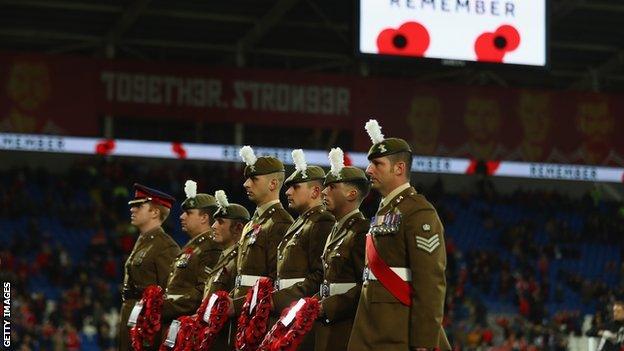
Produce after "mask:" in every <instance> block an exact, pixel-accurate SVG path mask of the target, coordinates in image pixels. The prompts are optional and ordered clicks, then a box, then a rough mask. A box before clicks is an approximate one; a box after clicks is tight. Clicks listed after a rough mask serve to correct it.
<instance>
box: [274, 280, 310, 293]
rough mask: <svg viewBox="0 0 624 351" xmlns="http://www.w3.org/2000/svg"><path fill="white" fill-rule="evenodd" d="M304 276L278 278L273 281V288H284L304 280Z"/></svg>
mask: <svg viewBox="0 0 624 351" xmlns="http://www.w3.org/2000/svg"><path fill="white" fill-rule="evenodd" d="M304 280H305V278H290V279H278V280H277V281H276V282H275V288H276V289H277V290H282V289H286V288H290V287H291V286H293V285H295V284H297V283H299V282H302V281H304Z"/></svg>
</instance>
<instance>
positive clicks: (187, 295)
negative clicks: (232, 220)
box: [162, 180, 221, 330]
mask: <svg viewBox="0 0 624 351" xmlns="http://www.w3.org/2000/svg"><path fill="white" fill-rule="evenodd" d="M184 191H185V192H186V200H184V202H183V203H182V210H183V212H182V214H181V215H180V222H181V224H182V230H184V231H185V232H186V233H187V234H188V235H189V236H190V237H191V239H190V240H189V242H188V243H187V244H186V245H185V246H184V247H183V248H182V251H181V252H180V254H179V255H178V257H176V259H175V261H174V262H173V265H172V271H171V273H170V274H169V280H168V281H167V289H166V290H165V293H166V295H165V300H164V303H163V307H162V319H163V330H164V329H167V325H168V324H169V323H171V321H172V320H174V319H176V318H178V317H180V316H183V315H189V314H193V312H195V311H196V310H197V307H199V305H200V304H201V298H202V296H203V292H204V284H205V282H206V278H207V274H206V273H205V267H212V266H214V264H215V263H216V262H217V260H218V259H219V255H221V247H220V245H219V244H217V243H216V242H215V241H214V240H213V239H212V228H211V225H212V222H213V220H212V216H213V213H214V212H215V210H216V209H217V203H216V202H215V199H214V197H212V196H211V195H208V194H198V193H197V183H195V182H194V181H192V180H187V181H186V184H185V187H184Z"/></svg>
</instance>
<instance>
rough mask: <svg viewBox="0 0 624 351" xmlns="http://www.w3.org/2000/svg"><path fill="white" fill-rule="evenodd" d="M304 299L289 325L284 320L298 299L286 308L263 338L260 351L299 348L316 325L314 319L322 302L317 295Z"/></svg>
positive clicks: (293, 349)
mask: <svg viewBox="0 0 624 351" xmlns="http://www.w3.org/2000/svg"><path fill="white" fill-rule="evenodd" d="M303 300H304V301H305V303H304V304H303V306H301V308H300V309H299V310H298V311H297V313H296V314H295V318H294V320H292V321H291V322H290V324H288V325H284V323H283V320H284V318H285V317H286V315H287V314H288V312H290V310H291V309H292V308H293V307H294V306H295V305H296V304H297V303H298V301H295V302H293V303H292V304H291V305H290V307H288V308H286V309H284V311H283V312H282V315H281V317H280V320H279V321H278V322H277V323H275V325H274V326H273V328H271V331H270V332H269V333H268V334H267V335H266V337H265V338H264V340H262V344H260V347H258V351H295V350H297V348H298V347H299V345H300V344H301V342H302V341H303V338H304V337H305V335H306V334H307V333H308V332H309V331H310V330H311V329H312V327H313V326H314V321H315V320H316V318H317V317H318V314H319V311H320V304H319V301H318V299H317V298H316V297H306V298H304V299H303Z"/></svg>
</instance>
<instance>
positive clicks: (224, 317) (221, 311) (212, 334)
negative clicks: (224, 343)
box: [197, 290, 230, 351]
mask: <svg viewBox="0 0 624 351" xmlns="http://www.w3.org/2000/svg"><path fill="white" fill-rule="evenodd" d="M214 294H215V295H217V300H216V301H215V302H214V304H213V305H212V308H211V309H210V317H208V323H207V324H206V325H204V327H203V328H202V329H200V331H199V334H198V337H199V340H200V345H199V350H200V351H208V350H210V347H212V344H213V343H214V341H215V339H216V338H217V335H218V334H219V332H220V331H221V329H223V327H224V326H225V323H226V322H227V321H228V319H229V318H230V316H229V315H228V310H229V309H230V300H229V298H228V293H227V291H223V290H221V291H217V292H216V293H214ZM209 300H210V297H206V298H205V299H204V303H202V306H203V308H204V309H203V311H201V306H200V310H197V315H198V316H199V317H198V318H199V319H200V320H201V321H202V322H205V321H204V318H203V316H204V314H205V312H206V308H207V305H208V301H209Z"/></svg>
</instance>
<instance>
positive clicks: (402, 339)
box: [348, 138, 451, 351]
mask: <svg viewBox="0 0 624 351" xmlns="http://www.w3.org/2000/svg"><path fill="white" fill-rule="evenodd" d="M402 151H407V152H410V153H411V150H410V149H409V146H408V145H407V143H405V141H404V140H401V139H394V138H390V139H385V140H383V141H382V142H378V143H376V144H374V145H373V147H372V148H371V150H370V151H369V159H374V158H378V157H382V156H387V155H390V154H393V153H397V152H402ZM369 243H370V244H374V248H376V251H373V250H369V248H371V246H369ZM375 252H376V254H378V257H379V258H381V260H382V261H383V262H385V264H386V265H387V266H388V267H387V268H389V270H391V272H393V273H392V274H393V276H394V277H395V278H397V279H400V280H398V281H399V282H401V284H402V285H404V286H405V287H407V288H408V290H407V291H408V294H405V295H404V294H400V293H397V289H394V292H391V290H392V289H390V288H389V286H391V284H388V287H387V286H385V285H384V284H383V283H382V282H381V281H380V279H381V280H385V281H386V282H388V280H387V279H388V275H387V274H386V275H384V276H382V277H377V276H375V274H373V273H372V270H371V262H372V261H371V258H372V257H373V256H374V255H375ZM371 255H372V256H371ZM377 262H379V261H377ZM366 264H367V268H365V277H364V278H365V281H364V283H363V286H362V292H361V295H360V300H359V304H358V309H357V313H356V317H355V322H354V325H353V331H352V333H351V338H350V340H349V346H348V350H352V351H356V350H357V351H360V350H408V349H410V348H411V349H414V348H428V349H433V348H438V349H440V350H450V349H451V346H450V344H449V342H448V340H447V338H446V334H445V332H444V329H443V328H442V317H443V312H444V298H445V291H446V281H445V275H444V271H445V268H446V252H445V246H444V228H443V226H442V223H441V221H440V218H439V217H438V214H437V212H436V210H435V209H434V208H433V206H432V205H431V204H430V203H429V202H428V201H427V200H426V199H425V198H424V197H423V196H422V195H419V194H417V193H416V191H415V190H414V188H412V187H411V186H410V185H409V183H406V184H404V185H402V186H399V187H398V188H396V189H395V190H394V191H392V192H391V193H390V194H388V195H387V196H386V198H384V199H383V200H382V203H381V206H380V209H379V210H378V211H377V215H376V217H375V218H374V219H373V221H372V223H371V228H370V233H369V234H368V236H367V250H366ZM377 267H379V266H377ZM378 272H379V271H378ZM395 287H396V285H395ZM399 290H400V289H399ZM410 290H411V291H410ZM404 291H405V290H404ZM405 296H406V299H407V301H406V302H407V304H406V303H404V302H402V301H403V300H402V299H403V298H405Z"/></svg>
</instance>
